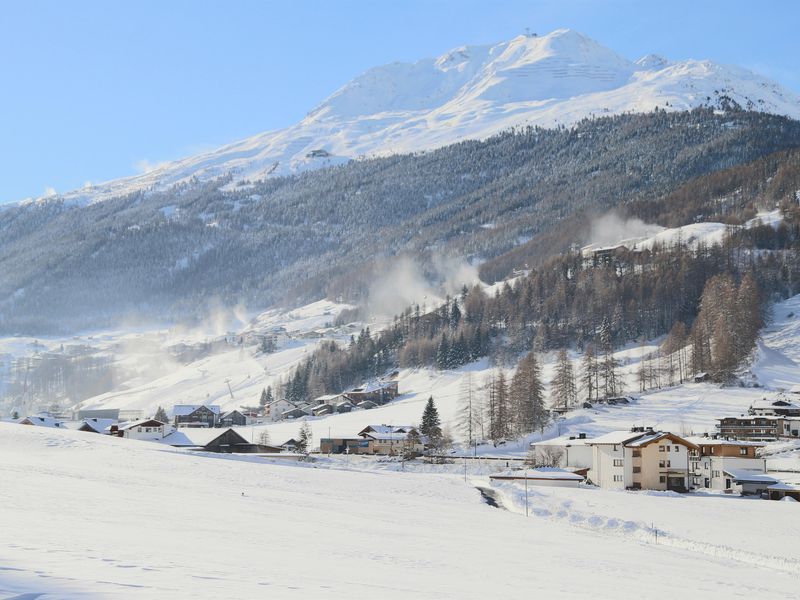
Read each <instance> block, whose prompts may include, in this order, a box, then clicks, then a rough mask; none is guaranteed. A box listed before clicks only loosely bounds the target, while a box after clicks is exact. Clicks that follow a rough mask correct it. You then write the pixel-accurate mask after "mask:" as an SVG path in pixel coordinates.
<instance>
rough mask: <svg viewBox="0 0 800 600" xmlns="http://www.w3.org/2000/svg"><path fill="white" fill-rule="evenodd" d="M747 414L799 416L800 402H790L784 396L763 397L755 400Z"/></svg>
mask: <svg viewBox="0 0 800 600" xmlns="http://www.w3.org/2000/svg"><path fill="white" fill-rule="evenodd" d="M748 414H751V415H769V416H781V417H800V403H797V402H792V401H790V400H787V399H786V398H782V397H779V398H776V399H772V400H767V399H766V398H763V399H761V400H756V401H755V402H753V404H752V406H750V410H749V411H748Z"/></svg>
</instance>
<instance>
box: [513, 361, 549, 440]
mask: <svg viewBox="0 0 800 600" xmlns="http://www.w3.org/2000/svg"><path fill="white" fill-rule="evenodd" d="M510 397H511V403H512V405H513V407H514V413H515V414H514V417H515V418H514V430H513V432H514V433H515V434H516V435H524V434H526V433H530V432H532V431H535V430H536V429H539V428H544V424H545V421H546V414H547V413H546V411H545V408H544V386H543V385H542V377H541V368H540V367H539V362H538V361H537V360H536V354H535V353H534V352H529V353H528V354H527V355H526V356H524V357H523V358H522V360H520V361H519V364H518V365H517V370H516V372H515V373H514V377H513V378H512V379H511V387H510Z"/></svg>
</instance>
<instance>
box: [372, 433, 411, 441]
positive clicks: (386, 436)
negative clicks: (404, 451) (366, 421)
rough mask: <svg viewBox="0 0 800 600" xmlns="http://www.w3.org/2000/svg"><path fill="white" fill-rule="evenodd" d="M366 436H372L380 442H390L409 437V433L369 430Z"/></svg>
mask: <svg viewBox="0 0 800 600" xmlns="http://www.w3.org/2000/svg"><path fill="white" fill-rule="evenodd" d="M364 437H370V438H372V439H373V440H377V441H380V442H388V441H392V440H404V439H406V438H407V437H408V433H406V432H391V433H377V432H367V433H365V434H364Z"/></svg>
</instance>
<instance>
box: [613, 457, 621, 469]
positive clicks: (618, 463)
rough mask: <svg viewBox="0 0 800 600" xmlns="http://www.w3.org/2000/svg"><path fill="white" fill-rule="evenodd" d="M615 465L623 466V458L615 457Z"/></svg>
mask: <svg viewBox="0 0 800 600" xmlns="http://www.w3.org/2000/svg"><path fill="white" fill-rule="evenodd" d="M614 466H615V467H621V466H622V459H621V458H615V459H614Z"/></svg>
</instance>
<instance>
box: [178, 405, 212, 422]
mask: <svg viewBox="0 0 800 600" xmlns="http://www.w3.org/2000/svg"><path fill="white" fill-rule="evenodd" d="M172 415H173V418H174V425H175V427H216V426H217V425H218V424H219V417H220V408H219V406H217V405H207V404H199V405H198V404H176V405H175V406H174V407H173V409H172Z"/></svg>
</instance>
